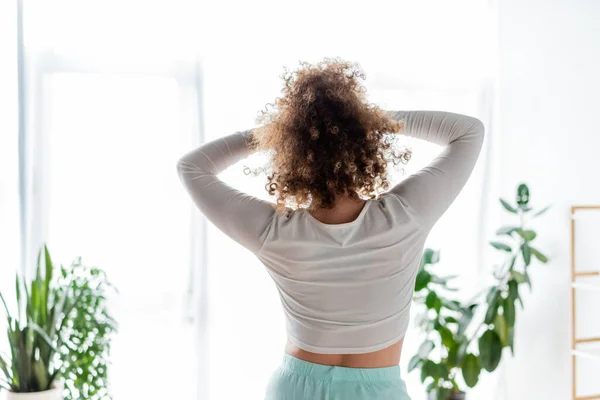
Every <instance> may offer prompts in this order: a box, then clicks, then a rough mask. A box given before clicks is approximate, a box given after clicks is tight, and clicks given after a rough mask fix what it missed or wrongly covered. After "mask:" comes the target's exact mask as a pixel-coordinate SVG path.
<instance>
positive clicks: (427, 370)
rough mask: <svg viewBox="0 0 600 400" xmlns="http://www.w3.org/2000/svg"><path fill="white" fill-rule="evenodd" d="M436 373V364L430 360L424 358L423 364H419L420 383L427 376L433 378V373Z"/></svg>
mask: <svg viewBox="0 0 600 400" xmlns="http://www.w3.org/2000/svg"><path fill="white" fill-rule="evenodd" d="M436 374H437V366H436V364H435V363H434V362H433V361H431V360H425V361H424V362H423V365H422V366H421V383H423V382H425V380H426V379H427V378H428V377H432V378H434V379H435V375H436Z"/></svg>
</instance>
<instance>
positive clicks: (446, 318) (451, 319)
mask: <svg viewBox="0 0 600 400" xmlns="http://www.w3.org/2000/svg"><path fill="white" fill-rule="evenodd" d="M444 319H445V320H446V323H452V324H456V323H458V320H457V319H456V318H454V317H453V316H451V315H449V316H447V317H444Z"/></svg>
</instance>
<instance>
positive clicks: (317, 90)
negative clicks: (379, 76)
mask: <svg viewBox="0 0 600 400" xmlns="http://www.w3.org/2000/svg"><path fill="white" fill-rule="evenodd" d="M283 77H284V80H285V86H284V89H283V91H282V93H283V96H282V97H280V98H278V99H277V100H276V102H275V103H274V107H272V108H271V111H266V112H263V113H262V116H261V117H260V118H259V122H261V123H262V125H261V127H260V128H257V129H254V130H249V131H244V132H237V133H234V134H231V135H229V136H225V137H223V138H221V139H217V140H214V141H212V142H210V143H207V144H204V145H203V146H201V147H200V148H198V149H196V150H194V151H192V152H190V153H188V154H186V155H185V156H183V157H182V158H181V160H180V161H179V164H178V171H179V174H180V177H181V179H182V181H183V183H184V185H185V187H186V189H187V191H188V192H189V194H190V196H191V197H192V199H193V200H194V202H195V203H196V205H197V206H198V207H199V209H200V210H201V211H202V213H204V215H205V216H206V217H207V218H208V219H209V220H210V221H211V222H212V223H213V224H214V225H216V226H217V227H218V228H219V229H221V230H222V231H223V232H225V233H226V234H227V235H229V236H230V237H231V238H232V239H233V240H235V241H237V242H238V243H240V244H241V245H243V246H244V247H246V248H248V249H249V250H250V251H252V252H253V253H254V254H255V255H256V256H257V257H258V259H260V260H261V261H262V263H263V264H264V265H265V266H266V268H267V270H268V272H269V274H270V275H271V277H272V278H273V281H274V282H275V285H276V287H277V289H278V292H279V295H280V299H281V303H282V305H283V309H284V313H285V317H286V327H287V333H288V343H287V346H286V349H285V354H284V358H283V362H282V364H281V365H280V366H279V368H278V369H277V370H276V371H275V372H274V373H273V375H272V378H271V380H270V382H269V384H268V388H267V395H266V398H267V399H268V400H275V399H277V400H301V399H302V400H303V399H310V400H318V399H328V400H359V399H378V400H388V399H390V400H391V399H395V400H396V399H397V400H405V399H408V398H409V397H408V394H407V392H406V387H405V385H404V382H403V380H402V379H401V377H400V369H399V366H398V364H399V362H400V354H401V349H402V341H403V337H404V335H405V333H406V330H407V327H408V323H409V310H410V305H411V299H412V294H413V290H414V285H415V277H416V273H417V270H418V266H419V261H420V258H421V253H422V251H423V246H424V242H425V239H426V237H427V235H428V233H429V231H430V229H431V228H432V226H433V225H434V223H435V222H436V221H437V220H438V218H439V217H440V216H441V215H442V214H443V213H444V211H445V210H446V209H447V208H448V206H450V204H451V203H452V202H453V200H454V199H455V197H456V196H457V195H458V193H459V192H460V190H461V189H462V187H463V186H464V184H465V182H466V181H467V179H468V178H469V175H470V174H471V171H472V169H473V166H474V165H475V162H476V161H477V158H478V155H479V152H480V149H481V145H482V142H483V134H484V127H483V124H482V123H481V121H479V120H477V119H475V118H472V117H468V116H464V115H460V114H454V113H447V112H434V111H409V112H402V111H396V112H394V111H382V110H380V109H379V108H378V107H376V106H374V105H372V104H369V103H368V102H367V100H366V96H365V89H364V87H363V86H362V85H361V79H364V75H363V73H362V72H361V71H360V69H359V68H358V66H357V65H355V64H351V63H348V62H343V61H341V60H339V59H335V60H330V59H325V60H324V61H322V62H320V63H318V64H316V65H310V64H307V63H302V64H301V67H300V68H299V69H298V70H297V71H294V72H287V73H286V74H284V76H283ZM387 133H401V134H404V135H407V136H413V137H416V138H419V139H424V140H427V141H430V142H434V143H437V144H440V145H442V146H445V148H444V150H443V152H442V153H441V154H440V155H439V156H438V157H437V158H435V159H434V160H433V161H432V162H431V163H430V164H429V165H428V166H427V167H425V168H423V169H422V170H420V171H419V172H417V173H415V174H413V175H411V176H409V177H408V178H406V179H404V180H403V181H402V182H400V183H399V184H397V185H396V186H394V187H391V188H390V187H389V186H390V185H389V182H388V179H387V175H386V166H387V164H388V162H390V161H394V160H393V158H394V157H404V158H407V156H408V155H407V154H400V155H398V154H397V153H395V152H394V151H393V148H392V147H391V146H392V144H391V143H390V141H388V140H387V139H386V137H385V136H384V134H387ZM259 150H266V151H271V152H272V154H273V156H272V160H271V165H272V173H271V174H269V175H268V184H267V185H266V188H267V190H268V192H269V193H270V194H271V195H272V196H274V197H275V199H276V204H272V203H270V202H267V201H263V200H260V199H258V198H255V197H253V196H250V195H248V194H246V193H243V192H240V191H238V190H236V189H234V188H232V187H230V186H228V185H227V184H225V183H224V182H222V181H221V180H219V178H217V174H218V173H219V172H221V171H223V170H224V169H225V168H227V167H228V166H230V165H232V164H234V163H236V162H237V161H239V160H241V159H243V158H244V157H246V156H248V155H249V154H251V153H252V152H254V151H259Z"/></svg>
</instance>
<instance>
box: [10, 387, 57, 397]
mask: <svg viewBox="0 0 600 400" xmlns="http://www.w3.org/2000/svg"><path fill="white" fill-rule="evenodd" d="M6 400H63V387H62V385H55V387H54V388H52V389H50V390H44V391H43V392H28V393H13V392H8V393H6Z"/></svg>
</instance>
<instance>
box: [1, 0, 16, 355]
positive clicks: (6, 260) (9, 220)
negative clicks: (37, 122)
mask: <svg viewBox="0 0 600 400" xmlns="http://www.w3.org/2000/svg"><path fill="white" fill-rule="evenodd" d="M16 32H17V30H16V4H15V3H9V2H1V3H0V57H1V58H2V62H0V87H1V88H2V90H0V110H1V111H0V254H1V255H2V266H1V267H0V290H2V291H3V293H5V292H7V293H8V295H7V297H9V296H10V293H12V289H13V284H12V283H13V282H14V273H15V272H16V271H17V270H18V268H19V256H20V254H19V213H18V210H19V174H18V170H19V161H18V154H19V152H18V148H19V142H18V138H19V135H18V103H17V40H16V39H17V35H16ZM9 282H10V283H9ZM10 297H12V296H10ZM3 326H4V321H1V322H0V328H2V327H3ZM2 332H4V330H2ZM2 340H4V338H2V339H0V343H2Z"/></svg>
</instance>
